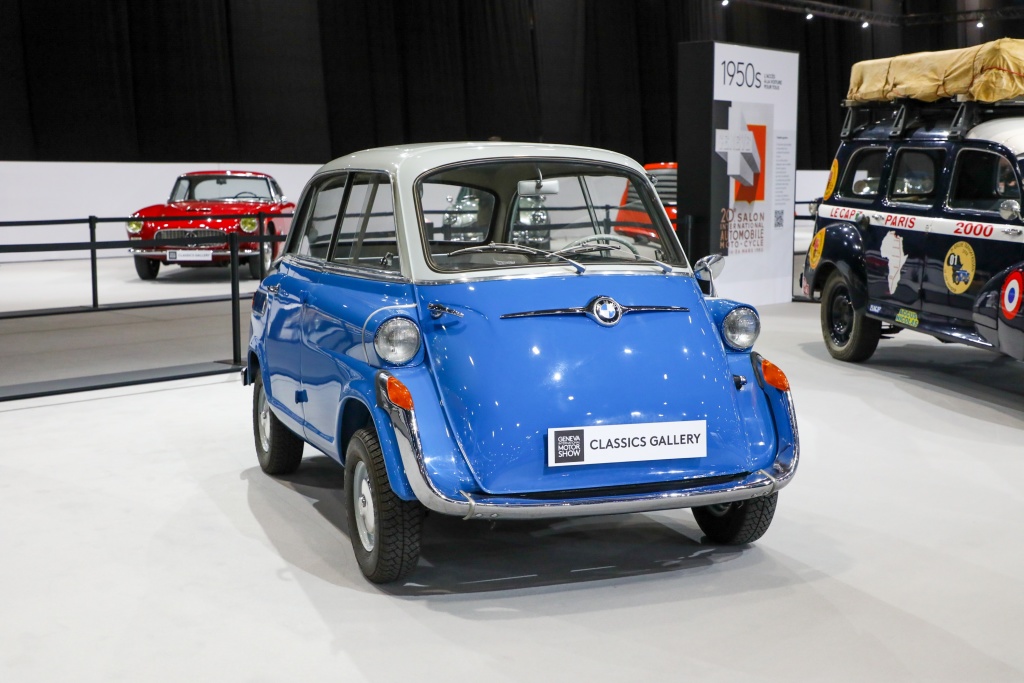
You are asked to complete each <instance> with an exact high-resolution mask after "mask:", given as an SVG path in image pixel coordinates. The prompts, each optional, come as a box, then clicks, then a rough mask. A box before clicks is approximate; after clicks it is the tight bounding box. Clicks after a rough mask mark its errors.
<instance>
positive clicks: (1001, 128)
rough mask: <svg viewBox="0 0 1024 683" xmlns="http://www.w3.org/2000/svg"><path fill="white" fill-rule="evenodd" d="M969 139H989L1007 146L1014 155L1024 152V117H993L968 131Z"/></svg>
mask: <svg viewBox="0 0 1024 683" xmlns="http://www.w3.org/2000/svg"><path fill="white" fill-rule="evenodd" d="M967 139H968V140H989V141H991V142H995V143H998V144H1000V145H1003V146H1004V147H1007V148H1008V149H1009V150H1010V151H1011V152H1013V154H1014V156H1021V155H1022V154H1024V117H1017V116H1015V117H1009V118H1005V119H993V120H991V121H985V122H984V123H979V124H978V125H977V126H975V127H974V128H972V129H971V130H970V132H968V133H967Z"/></svg>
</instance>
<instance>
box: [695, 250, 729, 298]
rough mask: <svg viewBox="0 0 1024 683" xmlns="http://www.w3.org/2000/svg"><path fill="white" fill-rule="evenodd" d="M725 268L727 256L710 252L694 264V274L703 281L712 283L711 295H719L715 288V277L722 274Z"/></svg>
mask: <svg viewBox="0 0 1024 683" xmlns="http://www.w3.org/2000/svg"><path fill="white" fill-rule="evenodd" d="M724 268H725V257H724V256H722V255H721V254H708V255H707V256H705V257H704V258H702V259H700V260H699V261H697V262H696V263H695V264H693V276H694V277H695V278H697V279H698V280H701V281H702V282H708V283H710V284H711V292H710V294H711V296H718V290H716V289H715V278H716V277H718V276H719V275H721V274H722V270H723V269H724Z"/></svg>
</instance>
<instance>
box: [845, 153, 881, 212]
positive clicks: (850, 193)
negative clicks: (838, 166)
mask: <svg viewBox="0 0 1024 683" xmlns="http://www.w3.org/2000/svg"><path fill="white" fill-rule="evenodd" d="M885 154H886V150H885V149H884V148H880V147H874V148H871V149H862V150H859V151H857V152H856V153H855V154H854V155H853V158H852V159H850V163H849V165H848V166H847V167H846V175H845V176H843V188H842V193H843V195H844V196H846V197H852V198H863V199H871V198H873V197H877V196H878V195H879V194H880V193H881V182H882V166H883V165H884V164H885Z"/></svg>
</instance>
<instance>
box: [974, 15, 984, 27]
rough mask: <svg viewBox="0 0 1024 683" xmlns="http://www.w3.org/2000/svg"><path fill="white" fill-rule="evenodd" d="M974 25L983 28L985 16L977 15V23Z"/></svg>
mask: <svg viewBox="0 0 1024 683" xmlns="http://www.w3.org/2000/svg"><path fill="white" fill-rule="evenodd" d="M976 26H977V27H978V28H985V17H983V16H981V17H978V23H977V24H976Z"/></svg>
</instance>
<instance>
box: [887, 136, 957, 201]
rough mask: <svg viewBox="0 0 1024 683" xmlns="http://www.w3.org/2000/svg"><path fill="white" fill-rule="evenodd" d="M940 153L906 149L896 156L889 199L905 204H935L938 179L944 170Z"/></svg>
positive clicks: (942, 156) (942, 155)
mask: <svg viewBox="0 0 1024 683" xmlns="http://www.w3.org/2000/svg"><path fill="white" fill-rule="evenodd" d="M943 158H944V154H943V153H942V152H940V151H932V150H920V149H905V150H900V152H899V153H898V154H897V155H896V164H895V166H894V167H893V175H892V187H891V189H890V190H889V199H890V200H891V201H894V202H900V203H903V204H907V203H909V204H933V203H935V185H936V178H938V177H939V173H940V171H941V170H942V161H943Z"/></svg>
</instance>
